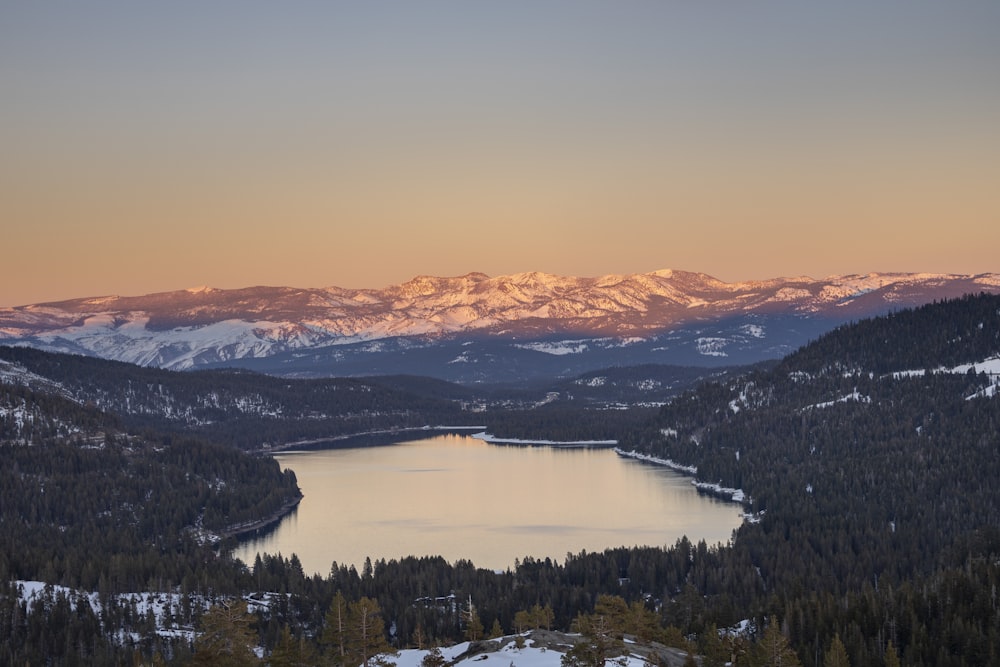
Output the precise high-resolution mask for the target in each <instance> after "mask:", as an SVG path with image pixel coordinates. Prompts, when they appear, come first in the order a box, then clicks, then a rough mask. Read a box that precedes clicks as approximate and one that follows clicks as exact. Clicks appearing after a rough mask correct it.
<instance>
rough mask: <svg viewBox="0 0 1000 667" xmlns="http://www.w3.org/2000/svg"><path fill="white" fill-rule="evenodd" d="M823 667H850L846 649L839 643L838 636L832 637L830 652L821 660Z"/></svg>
mask: <svg viewBox="0 0 1000 667" xmlns="http://www.w3.org/2000/svg"><path fill="white" fill-rule="evenodd" d="M823 667H851V660H850V658H848V656H847V647H845V646H844V642H842V641H840V635H834V636H833V641H832V642H831V643H830V650H829V651H827V652H826V656H824V658H823Z"/></svg>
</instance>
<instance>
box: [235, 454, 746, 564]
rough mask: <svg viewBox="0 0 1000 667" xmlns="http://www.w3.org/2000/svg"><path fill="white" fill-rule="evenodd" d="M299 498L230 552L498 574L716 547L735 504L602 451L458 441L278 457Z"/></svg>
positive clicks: (729, 527)
mask: <svg viewBox="0 0 1000 667" xmlns="http://www.w3.org/2000/svg"><path fill="white" fill-rule="evenodd" d="M274 458H275V459H277V461H278V462H279V464H280V465H281V466H282V468H291V469H292V470H294V471H295V474H296V476H297V477H298V481H299V487H300V488H301V489H302V493H303V496H304V497H303V499H302V502H301V503H300V504H299V506H298V508H297V509H296V510H295V511H293V512H292V513H291V514H290V515H288V516H287V517H285V518H284V519H283V520H282V521H281V522H280V523H279V524H278V525H277V526H276V528H275V529H274V530H272V531H270V532H268V533H267V534H266V535H263V536H259V537H254V538H250V539H248V540H246V541H244V542H243V543H241V544H239V545H238V546H237V547H236V548H235V549H234V552H233V553H234V555H235V556H236V557H237V558H240V559H241V560H243V561H244V562H246V563H247V564H252V563H253V561H254V558H255V557H256V555H257V553H271V554H276V553H281V554H282V555H283V556H286V557H288V556H291V555H292V553H295V554H297V555H298V557H299V560H300V561H301V562H302V566H303V569H304V570H305V572H306V573H307V574H313V573H319V574H321V575H323V576H325V575H326V574H328V573H329V571H330V566H331V564H332V563H333V562H334V561H336V562H337V563H338V564H342V565H354V566H355V567H356V568H357V569H358V570H360V569H361V568H362V566H363V564H364V561H365V558H366V557H370V558H371V559H372V561H373V562H374V561H376V560H379V559H383V558H384V559H386V560H390V559H399V558H402V557H405V556H443V557H444V558H445V559H446V560H448V561H449V562H454V561H456V560H459V559H465V560H470V561H472V562H473V563H474V564H475V565H476V566H478V567H485V568H490V569H494V570H503V569H506V568H508V567H513V565H514V561H515V559H522V560H523V559H524V558H525V557H526V556H530V557H533V558H535V559H544V558H552V559H554V560H559V561H561V560H562V559H563V558H565V556H566V554H568V553H572V554H577V553H579V552H580V551H583V550H586V551H603V550H604V549H607V548H612V547H619V546H627V547H630V546H669V545H672V544H673V543H674V542H676V541H677V540H678V539H680V538H681V537H682V536H684V535H687V537H688V538H689V539H690V540H691V541H693V542H698V541H699V540H705V541H706V542H708V543H709V544H716V543H720V542H723V543H724V542H726V541H727V540H728V539H729V538H730V537H731V535H732V531H733V530H734V529H735V528H736V527H737V526H739V524H740V523H741V521H742V519H741V514H740V512H741V508H740V506H738V505H736V504H733V503H728V502H724V501H721V500H718V499H716V498H713V497H711V496H707V495H702V494H699V493H698V491H697V490H696V489H695V488H694V486H693V485H692V484H691V480H690V478H688V477H684V476H682V475H681V474H679V473H677V472H674V471H672V470H670V469H668V468H666V467H663V466H657V465H652V464H649V463H644V462H641V461H637V460H633V459H628V458H624V457H621V456H619V455H618V454H616V453H615V452H614V451H613V450H611V449H605V448H560V447H531V446H523V445H519V446H510V445H496V444H489V443H486V442H483V441H482V440H477V439H475V438H471V437H468V436H464V435H439V436H435V437H429V438H419V439H417V438H414V439H409V440H405V441H401V442H398V443H395V444H392V445H390V446H377V447H372V446H368V447H346V448H337V449H321V450H312V451H301V452H292V451H290V452H284V453H281V454H278V455H275V457H274Z"/></svg>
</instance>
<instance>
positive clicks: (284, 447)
mask: <svg viewBox="0 0 1000 667" xmlns="http://www.w3.org/2000/svg"><path fill="white" fill-rule="evenodd" d="M484 428H486V427H485V426H403V427H398V428H384V429H376V430H373V431H360V432H358V433H346V434H344V435H333V436H329V437H325V438H310V439H308V440H295V441H294V442H286V443H283V444H280V445H274V446H273V447H258V448H257V449H251V450H248V452H249V453H250V454H264V455H267V454H280V453H281V452H287V451H289V450H294V449H334V448H336V447H337V446H339V443H343V442H347V441H349V440H354V439H355V438H368V437H372V436H380V435H393V436H394V435H399V434H402V433H425V432H431V431H482V430H483V429H484ZM324 443H338V444H332V445H330V446H329V447H324V446H323V444H324Z"/></svg>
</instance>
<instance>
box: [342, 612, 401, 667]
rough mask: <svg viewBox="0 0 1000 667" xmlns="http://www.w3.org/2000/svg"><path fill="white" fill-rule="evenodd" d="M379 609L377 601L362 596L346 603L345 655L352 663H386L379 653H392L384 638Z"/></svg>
mask: <svg viewBox="0 0 1000 667" xmlns="http://www.w3.org/2000/svg"><path fill="white" fill-rule="evenodd" d="M381 611H382V610H381V609H380V608H379V606H378V602H376V601H375V600H372V599H371V598H367V597H363V598H361V599H360V600H358V601H357V602H352V603H351V604H350V605H348V616H347V639H348V641H347V646H348V650H347V657H348V658H349V659H350V663H349V664H352V665H357V664H359V663H360V664H362V665H364V667H371V665H372V663H373V661H374V662H375V663H376V664H386V661H385V660H383V659H381V658H380V654H384V653H392V652H393V651H392V647H391V646H389V642H388V641H387V640H386V638H385V626H384V625H383V623H382V617H381V616H380V614H381Z"/></svg>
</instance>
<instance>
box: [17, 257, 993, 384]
mask: <svg viewBox="0 0 1000 667" xmlns="http://www.w3.org/2000/svg"><path fill="white" fill-rule="evenodd" d="M980 291H985V292H1000V274H992V273H991V274H978V275H962V274H928V273H869V274H866V275H857V274H852V275H844V276H831V277H828V278H824V279H813V278H809V277H795V278H772V279H768V280H760V281H746V282H735V283H726V282H723V281H720V280H718V279H716V278H714V277H712V276H710V275H708V274H704V273H697V272H690V271H679V270H672V269H662V270H658V271H653V272H649V273H638V274H608V275H604V276H597V277H591V278H581V277H573V276H559V275H554V274H547V273H540V272H526V273H517V274H511V275H506V276H498V277H490V276H487V275H486V274H484V273H475V272H474V273H468V274H465V275H462V276H454V277H435V276H428V275H420V276H416V277H414V278H412V279H411V280H409V281H406V282H404V283H401V284H398V285H391V286H389V287H386V288H382V289H348V288H341V287H325V288H294V287H266V286H257V287H246V288H238V289H217V288H211V287H198V288H190V289H185V290H176V291H171V292H160V293H154V294H148V295H141V296H125V297H122V296H98V297H84V298H78V299H69V300H63V301H55V302H48V303H41V304H32V305H26V306H18V307H13V308H0V342H3V343H5V344H21V345H29V346H32V347H38V348H41V349H48V350H52V351H63V352H74V353H82V354H88V355H92V356H100V357H104V358H109V359H116V360H120V361H129V362H133V363H139V364H142V365H150V366H159V367H164V368H175V369H189V368H196V367H201V366H205V365H208V364H216V365H217V364H220V363H222V364H225V363H241V362H243V361H246V360H253V359H266V358H273V357H275V356H276V355H281V354H288V353H294V352H297V351H310V350H326V351H327V352H326V356H327V357H333V356H336V354H335V351H336V350H337V349H346V346H350V345H354V344H358V343H365V342H371V341H383V340H387V339H407V340H409V341H410V343H408V344H407V345H408V347H411V348H412V347H414V346H417V347H421V346H427V345H432V344H434V342H435V341H441V340H446V339H457V338H468V337H478V338H483V337H485V338H490V339H496V340H499V339H504V340H515V339H516V340H519V341H521V342H524V341H532V340H548V339H552V338H558V337H566V336H571V337H578V338H580V339H587V340H590V339H597V338H604V339H615V340H617V341H626V340H629V339H643V340H651V339H653V338H656V337H661V336H663V335H665V334H667V333H668V332H671V331H675V330H679V329H684V328H691V327H698V326H701V325H704V324H705V323H712V322H720V321H722V320H724V319H726V318H754V317H763V318H773V317H792V318H796V319H799V320H802V321H808V322H812V323H814V324H815V323H817V322H818V323H820V324H819V327H818V329H819V330H828V329H830V328H832V327H833V326H835V325H837V324H840V323H843V322H846V321H850V320H852V319H857V318H860V317H866V316H871V315H878V314H882V313H885V312H888V311H891V310H894V309H898V308H903V307H908V306H917V305H922V304H924V303H927V302H930V301H934V300H940V299H944V298H953V297H956V296H961V295H962V294H966V293H974V292H980ZM748 321H749V319H748ZM744 324H747V322H744ZM758 326H759V325H758ZM807 328H809V329H810V331H811V332H812V330H814V329H816V328H817V327H815V326H813V327H807ZM764 329H766V327H764V328H761V331H763V330H764ZM804 342H805V340H804V339H802V338H801V336H800V337H799V338H798V339H793V340H790V342H788V343H787V344H785V343H782V346H781V348H780V349H779V350H777V353H781V352H787V351H790V350H789V346H791V349H794V346H795V345H798V344H802V343H804ZM692 344H694V343H692ZM694 345H696V347H697V349H698V351H699V354H700V355H701V357H702V359H701V360H702V361H703V362H704V361H711V360H710V359H709V360H706V359H705V357H710V356H712V355H713V354H714V352H705V351H703V348H704V346H700V347H699V346H698V345H700V344H694ZM661 347H662V346H661ZM331 351H332V352H331ZM775 354H776V352H775V350H771V351H768V352H763V351H762V352H760V353H759V354H758V357H757V358H754V359H751V360H757V359H759V358H773V357H774V356H775ZM646 361H649V362H656V360H655V359H652V358H650V359H648V360H646ZM678 361H681V362H683V361H684V360H672V362H674V363H676V362H678ZM588 369H589V367H587V368H583V367H581V368H575V369H574V371H578V372H583V371H584V370H588ZM430 374H432V375H433V374H434V373H430ZM452 379H453V378H452Z"/></svg>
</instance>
